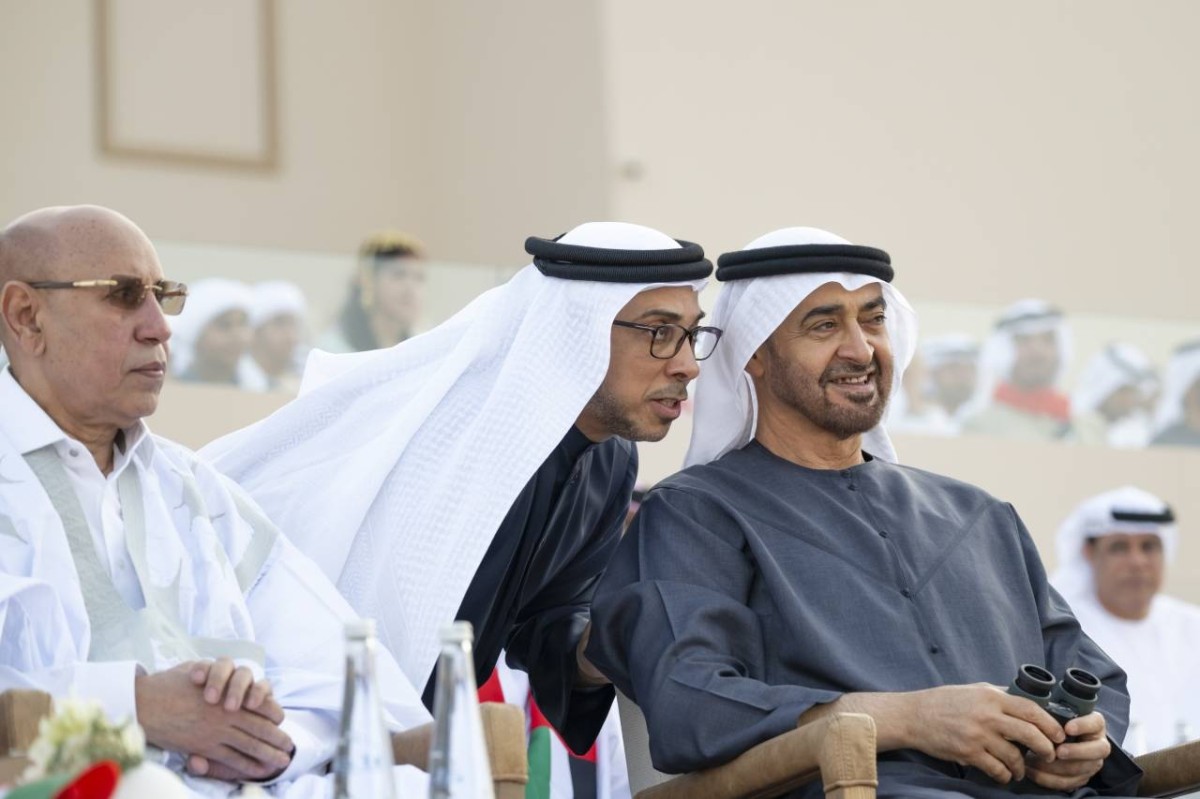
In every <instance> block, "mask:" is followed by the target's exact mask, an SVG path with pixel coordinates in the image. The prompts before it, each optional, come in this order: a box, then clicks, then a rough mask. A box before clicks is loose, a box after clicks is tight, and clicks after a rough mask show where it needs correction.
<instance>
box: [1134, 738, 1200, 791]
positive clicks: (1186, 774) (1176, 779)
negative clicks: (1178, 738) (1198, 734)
mask: <svg viewBox="0 0 1200 799" xmlns="http://www.w3.org/2000/svg"><path fill="white" fill-rule="evenodd" d="M1134 760H1135V761H1136V762H1137V764H1138V765H1139V766H1141V768H1142V771H1144V772H1146V775H1145V776H1144V777H1142V781H1141V783H1140V784H1139V785H1138V796H1164V797H1166V796H1181V795H1183V794H1185V793H1190V792H1191V791H1195V790H1198V789H1200V741H1188V742H1187V743H1185V744H1180V745H1179V746H1172V747H1170V748H1169V749H1159V750H1158V751H1156V752H1149V753H1147V754H1144V755H1142V756H1140V757H1136V758H1134Z"/></svg>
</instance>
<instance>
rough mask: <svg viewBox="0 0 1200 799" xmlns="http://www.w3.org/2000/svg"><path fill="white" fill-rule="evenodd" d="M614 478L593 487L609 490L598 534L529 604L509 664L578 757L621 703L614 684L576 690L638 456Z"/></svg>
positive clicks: (588, 536) (511, 641) (587, 534)
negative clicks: (584, 643)
mask: <svg viewBox="0 0 1200 799" xmlns="http://www.w3.org/2000/svg"><path fill="white" fill-rule="evenodd" d="M610 479H611V482H608V483H605V484H597V485H595V486H591V487H589V490H597V491H605V492H606V493H607V497H606V500H605V503H604V510H603V512H602V513H601V514H600V515H599V517H598V518H597V521H596V524H595V527H594V528H593V529H592V530H589V531H584V532H583V536H584V538H585V543H584V545H583V546H582V547H581V548H580V549H579V551H578V552H576V553H575V554H574V555H573V556H572V557H571V559H570V560H569V561H568V562H567V563H566V564H564V565H563V566H562V567H561V568H559V569H556V570H555V572H554V575H555V576H554V577H553V579H552V580H551V581H550V582H549V583H547V584H546V585H545V586H543V587H542V588H541V590H540V591H538V593H537V594H536V595H535V596H534V597H533V598H532V599H531V600H530V601H529V602H527V603H525V604H524V605H522V607H521V610H520V612H519V614H518V616H517V620H516V623H515V624H514V625H513V628H512V631H511V633H510V634H509V638H508V640H507V642H506V643H505V649H506V651H507V653H508V657H507V661H508V663H509V665H511V666H513V667H515V668H518V669H522V670H524V671H526V672H528V673H529V684H530V688H531V689H532V690H533V696H534V698H535V699H536V700H537V703H538V707H539V708H540V709H541V711H542V713H543V714H545V716H546V718H547V719H548V720H549V721H550V723H551V724H552V725H554V728H555V729H556V730H558V732H559V734H560V735H561V736H562V738H563V740H564V741H565V742H566V744H567V746H569V747H570V748H571V750H572V751H574V752H576V753H577V754H583V753H584V752H586V751H587V750H588V749H589V748H591V746H592V744H593V743H594V742H595V740H596V736H597V735H599V733H600V728H601V727H602V726H603V725H604V720H605V718H607V716H608V711H609V708H610V707H611V706H612V701H613V697H614V696H615V692H614V690H613V688H612V686H611V685H604V686H598V687H587V688H580V687H577V686H576V685H575V682H576V676H577V674H578V670H579V668H578V661H577V655H576V650H577V648H578V646H579V641H580V639H581V638H582V637H583V631H584V628H585V627H587V624H588V620H589V617H590V608H591V604H592V597H593V595H594V594H595V592H596V585H597V584H598V583H599V581H600V576H601V575H602V574H603V573H604V569H605V567H606V566H607V565H608V561H609V559H610V558H611V557H612V554H613V551H614V550H615V549H616V546H617V543H618V541H620V538H621V528H622V526H623V524H624V521H625V513H626V510H627V509H628V508H629V499H630V497H631V496H632V495H633V485H634V481H635V480H636V479H637V450H634V449H631V450H630V454H629V460H628V463H627V466H626V469H625V471H624V472H623V473H622V474H621V475H619V476H612V477H611V478H610ZM614 488H615V489H616V490H614Z"/></svg>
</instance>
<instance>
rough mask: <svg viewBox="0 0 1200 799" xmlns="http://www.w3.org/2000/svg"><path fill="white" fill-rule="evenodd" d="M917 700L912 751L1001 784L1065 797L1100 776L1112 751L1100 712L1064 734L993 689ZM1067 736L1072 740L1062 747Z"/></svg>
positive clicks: (955, 689) (938, 691)
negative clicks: (1030, 784) (1025, 783)
mask: <svg viewBox="0 0 1200 799" xmlns="http://www.w3.org/2000/svg"><path fill="white" fill-rule="evenodd" d="M919 694H920V701H919V702H918V703H917V719H916V720H915V721H916V723H917V728H918V729H920V730H922V733H921V734H920V738H921V740H920V742H919V743H918V746H917V748H918V749H920V750H921V751H924V752H925V753H926V754H929V755H932V756H934V757H937V758H940V759H943V760H952V761H954V762H956V763H959V764H960V765H964V766H973V767H975V768H978V769H980V770H981V771H983V772H984V773H985V774H987V775H988V776H989V777H991V778H992V779H994V780H995V781H996V782H998V783H1001V784H1005V783H1008V782H1009V781H1010V780H1022V779H1025V778H1026V777H1028V778H1029V779H1031V780H1033V781H1034V782H1035V783H1037V784H1038V785H1041V786H1042V787H1045V788H1051V789H1054V790H1059V791H1071V790H1074V789H1076V788H1079V787H1080V786H1082V785H1084V784H1086V783H1087V781H1088V780H1089V779H1091V777H1092V775H1094V774H1095V773H1096V772H1098V771H1099V770H1100V767H1101V766H1102V765H1103V763H1104V759H1105V758H1106V757H1108V754H1109V751H1110V749H1111V747H1110V745H1109V743H1108V739H1107V737H1106V735H1105V723H1104V717H1103V716H1102V715H1100V714H1099V713H1090V714H1088V715H1087V716H1081V717H1079V718H1075V719H1072V720H1071V721H1069V722H1067V725H1066V727H1065V730H1064V728H1063V727H1062V726H1061V725H1060V724H1059V723H1058V721H1056V720H1055V719H1054V717H1053V716H1051V715H1050V714H1049V713H1047V712H1046V711H1045V710H1043V709H1042V708H1040V707H1038V706H1037V705H1036V704H1035V703H1034V702H1031V701H1030V700H1028V699H1024V698H1022V697H1018V696H1012V695H1010V694H1007V693H1005V692H1004V691H1003V690H1002V689H1000V688H997V687H996V686H994V685H987V684H983V683H979V684H976V685H951V686H942V687H939V688H931V689H929V690H927V691H921V692H919ZM1068 735H1070V736H1074V737H1075V738H1076V740H1075V741H1073V742H1071V743H1066V742H1065V741H1066V738H1067V736H1068ZM1019 746H1024V747H1025V750H1027V751H1022V749H1021V748H1019Z"/></svg>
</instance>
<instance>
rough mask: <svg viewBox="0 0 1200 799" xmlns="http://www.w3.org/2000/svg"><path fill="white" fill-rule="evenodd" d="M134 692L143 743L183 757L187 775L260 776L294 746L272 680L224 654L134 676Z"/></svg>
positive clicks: (276, 768) (273, 770)
mask: <svg viewBox="0 0 1200 799" xmlns="http://www.w3.org/2000/svg"><path fill="white" fill-rule="evenodd" d="M134 690H135V696H136V703H137V716H138V722H139V723H140V724H141V726H142V729H143V730H145V732H146V740H147V741H148V742H149V743H151V744H154V745H155V746H157V747H159V748H161V749H165V750H168V751H173V752H181V753H183V754H185V755H187V758H188V760H187V767H188V771H190V772H191V773H193V774H197V775H201V776H205V777H211V778H213V779H220V780H229V781H233V782H241V781H247V780H265V779H270V778H272V777H274V776H276V775H278V774H280V773H282V772H283V770H284V769H286V768H287V766H288V764H289V763H290V762H291V756H292V752H293V751H294V746H293V744H292V740H291V738H289V737H288V735H287V733H285V732H284V731H283V730H282V729H280V727H279V725H280V724H281V723H282V722H283V708H281V707H280V706H279V703H278V702H276V701H275V697H274V696H273V695H272V693H271V686H270V683H268V682H267V681H266V680H257V681H256V680H255V679H254V674H253V672H251V671H250V670H249V669H248V668H246V667H245V666H236V665H235V664H234V663H233V661H232V660H229V659H228V658H221V659H219V660H216V661H193V662H189V663H181V664H180V665H178V666H175V667H174V668H171V669H167V670H166V671H161V672H157V673H155V674H145V675H140V676H138V677H137V678H136V680H135V688H134Z"/></svg>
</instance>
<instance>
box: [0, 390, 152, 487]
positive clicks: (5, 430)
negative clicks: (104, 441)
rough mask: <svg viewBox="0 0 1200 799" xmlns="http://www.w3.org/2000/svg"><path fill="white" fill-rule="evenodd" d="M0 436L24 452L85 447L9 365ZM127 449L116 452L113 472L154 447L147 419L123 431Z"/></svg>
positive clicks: (0, 404) (0, 398) (1, 396)
mask: <svg viewBox="0 0 1200 799" xmlns="http://www.w3.org/2000/svg"><path fill="white" fill-rule="evenodd" d="M0 408H4V413H0V435H3V436H4V437H5V438H7V439H8V441H9V443H10V444H12V446H13V447H14V448H15V449H16V450H17V452H19V453H20V454H22V455H27V454H28V453H30V452H33V451H34V450H38V449H41V448H42V447H47V446H51V445H62V444H68V445H73V446H78V447H83V444H82V443H80V442H79V441H76V440H75V439H73V438H71V437H70V436H68V435H67V434H66V433H65V432H64V431H63V429H62V428H61V427H59V426H58V425H57V424H56V423H55V422H54V420H53V419H51V418H50V415H49V414H47V413H46V411H45V410H43V409H42V406H40V405H38V404H37V402H36V401H35V400H34V399H33V397H31V396H29V392H27V391H26V390H25V389H24V387H22V386H21V384H20V383H18V382H17V379H16V378H15V377H14V376H13V374H12V371H11V369H10V368H8V367H5V368H3V369H0ZM123 432H124V433H125V449H124V451H123V452H122V451H121V450H118V451H117V452H116V453H114V458H113V473H114V474H116V473H117V472H119V471H120V469H121V468H123V467H124V465H125V464H126V463H127V462H128V461H129V460H131V459H132V457H133V455H134V454H135V453H136V452H138V451H140V450H142V449H145V448H146V447H148V446H151V444H150V443H148V442H151V441H152V439H153V437H152V436H151V435H150V430H149V428H147V427H146V424H145V422H143V421H141V420H138V421H137V422H134V423H133V424H132V425H130V426H129V427H127V428H125V430H124V431H123Z"/></svg>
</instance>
